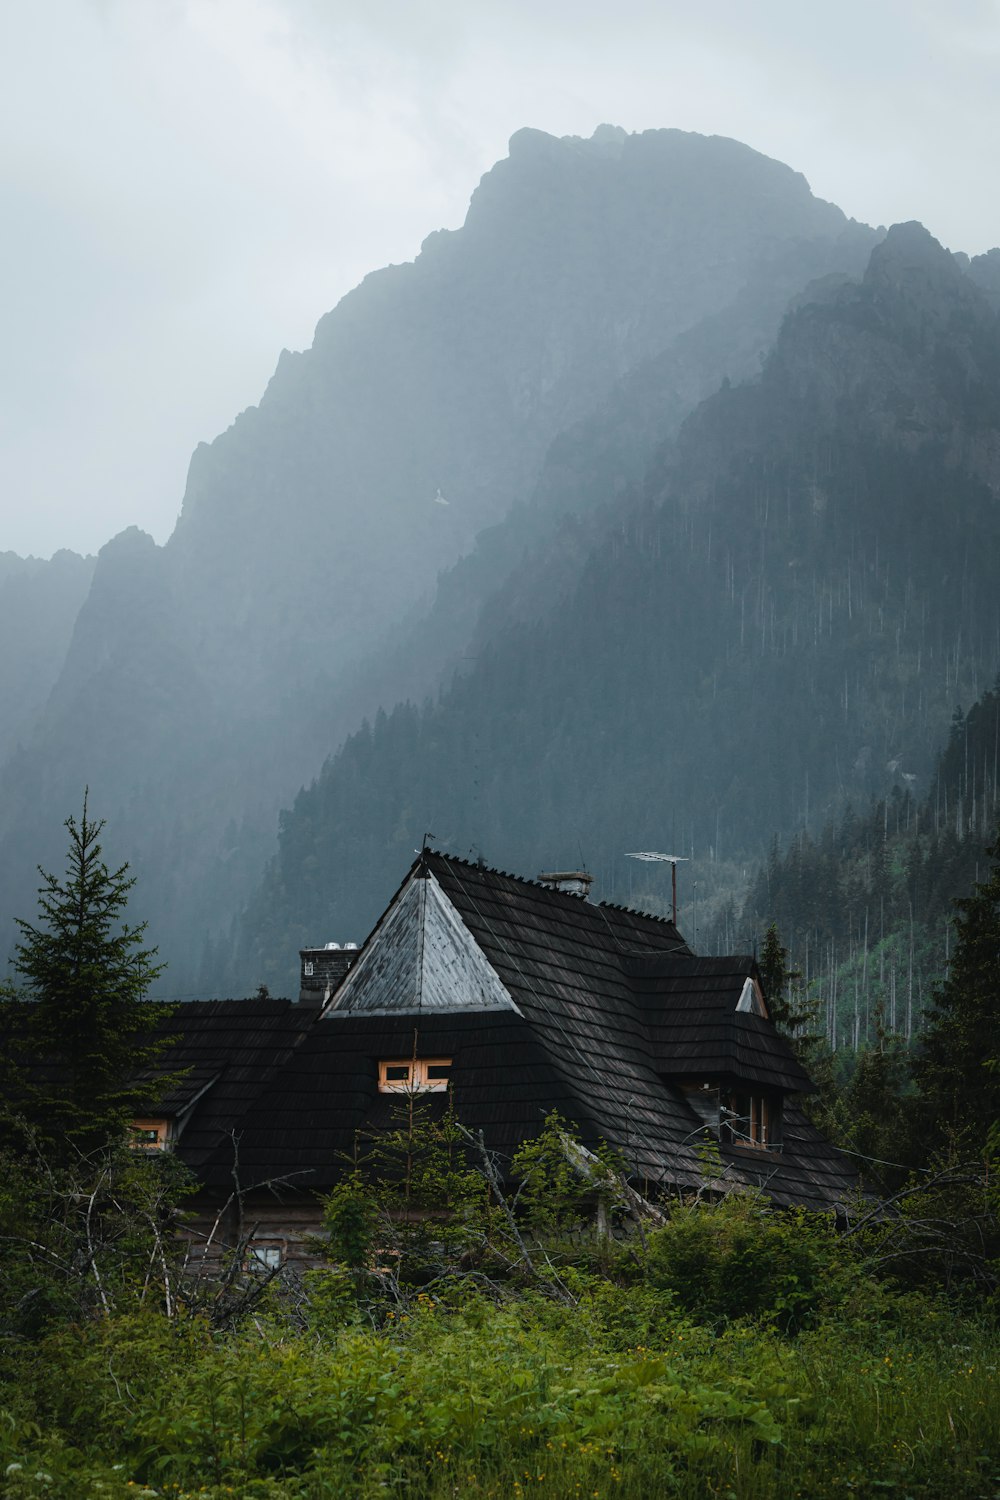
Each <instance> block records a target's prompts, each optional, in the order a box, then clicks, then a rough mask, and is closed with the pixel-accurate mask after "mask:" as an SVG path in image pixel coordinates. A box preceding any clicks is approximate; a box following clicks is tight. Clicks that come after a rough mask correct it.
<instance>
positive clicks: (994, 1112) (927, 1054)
mask: <svg viewBox="0 0 1000 1500" xmlns="http://www.w3.org/2000/svg"><path fill="white" fill-rule="evenodd" d="M987 853H988V855H989V857H990V859H991V860H992V861H993V866H992V869H991V870H990V872H989V874H988V875H987V878H986V879H985V880H982V881H979V882H977V884H976V886H975V887H974V889H973V892H972V894H971V895H970V896H967V897H965V898H964V899H962V900H960V901H958V902H956V907H957V916H956V918H955V936H956V942H955V948H954V952H953V954H952V959H951V965H950V967H949V970H948V974H947V977H946V978H945V980H944V981H943V983H941V984H940V985H939V986H938V987H937V989H936V990H935V992H934V996H933V1004H932V1008H931V1010H930V1012H929V1014H928V1019H927V1024H926V1027H925V1029H924V1033H923V1036H922V1038H921V1046H920V1050H919V1053H918V1055H917V1058H916V1060H915V1063H914V1073H915V1075H916V1081H917V1087H918V1090H919V1093H920V1104H921V1114H922V1117H923V1119H924V1122H925V1126H926V1130H927V1134H928V1136H929V1137H930V1138H931V1139H932V1140H934V1139H936V1140H938V1141H940V1140H941V1139H942V1138H943V1137H944V1136H945V1135H946V1134H952V1135H954V1136H957V1137H959V1138H961V1139H963V1140H964V1141H965V1142H966V1143H967V1144H968V1143H971V1144H972V1145H973V1147H974V1148H977V1147H978V1148H979V1149H982V1147H983V1145H984V1144H985V1142H986V1138H987V1135H988V1132H989V1131H990V1129H991V1128H992V1127H993V1126H995V1124H996V1121H997V1119H998V1118H1000V1077H998V1075H997V1073H996V1072H995V1070H993V1069H992V1068H990V1067H989V1062H990V1059H991V1053H992V1049H993V1048H994V1047H995V1045H996V1037H997V1032H998V1028H1000V840H998V841H997V842H995V843H994V844H993V845H991V847H990V848H989V849H988V850H987Z"/></svg>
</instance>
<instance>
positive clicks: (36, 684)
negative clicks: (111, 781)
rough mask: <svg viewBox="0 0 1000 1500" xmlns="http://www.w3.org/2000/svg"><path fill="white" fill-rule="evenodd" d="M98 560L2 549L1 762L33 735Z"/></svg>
mask: <svg viewBox="0 0 1000 1500" xmlns="http://www.w3.org/2000/svg"><path fill="white" fill-rule="evenodd" d="M93 574H94V559H93V558H92V557H79V556H78V555H77V554H76V553H75V552H66V551H62V552H57V553H56V554H55V556H54V557H53V558H52V559H51V560H50V561H43V560H42V559H41V558H37V557H18V556H17V555H16V554H15V553H13V552H0V641H3V642H4V643H5V649H4V651H3V652H0V704H2V705H3V711H2V713H0V763H2V762H3V761H4V760H6V759H7V757H8V756H9V755H10V754H11V753H12V752H13V751H14V750H15V749H16V748H17V746H18V745H19V744H20V743H22V742H23V741H26V740H28V739H31V738H32V737H33V734H34V728H35V723H36V721H37V718H38V715H39V713H40V712H41V710H42V708H43V707H44V705H45V701H46V699H47V698H48V695H49V693H50V691H51V689H52V686H53V684H54V682H55V680H56V678H57V677H58V675H59V672H60V670H61V668H62V665H63V662H64V660H65V657H66V648H67V646H68V645H69V641H70V637H71V636H72V633H73V624H74V621H75V620H76V617H77V614H78V613H79V610H80V606H81V605H82V604H83V601H84V600H85V599H86V597H87V592H88V590H89V588H90V583H91V579H92V578H93Z"/></svg>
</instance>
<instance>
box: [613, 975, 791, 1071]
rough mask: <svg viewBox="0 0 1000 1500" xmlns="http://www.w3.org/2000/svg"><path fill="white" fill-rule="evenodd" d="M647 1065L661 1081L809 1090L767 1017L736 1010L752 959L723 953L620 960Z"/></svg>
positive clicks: (789, 1047)
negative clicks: (641, 1021)
mask: <svg viewBox="0 0 1000 1500" xmlns="http://www.w3.org/2000/svg"><path fill="white" fill-rule="evenodd" d="M624 968H625V971H626V973H627V974H628V976H629V978H630V980H631V984H632V990H633V993H634V994H635V995H636V996H637V997H638V999H639V1002H640V1005H641V1008H642V1013H643V1016H644V1018H645V1022H646V1029H647V1031H648V1033H649V1040H650V1046H651V1049H652V1054H653V1058H654V1065H655V1067H656V1070H657V1072H658V1073H660V1074H661V1075H662V1076H663V1077H666V1078H678V1079H680V1078H714V1079H720V1080H723V1081H725V1082H736V1081H737V1080H738V1081H740V1082H743V1083H750V1084H757V1085H759V1086H760V1087H761V1088H764V1089H777V1090H781V1091H782V1092H797V1093H803V1094H807V1093H809V1094H811V1093H813V1092H814V1091H815V1085H814V1084H813V1082H812V1080H811V1079H810V1077H809V1075H808V1073H807V1072H806V1070H805V1069H804V1068H803V1066H802V1064H801V1063H800V1062H799V1060H798V1059H797V1057H796V1056H795V1053H794V1052H793V1051H792V1048H791V1046H790V1045H789V1043H788V1041H787V1040H786V1039H785V1038H784V1037H783V1036H782V1035H781V1034H780V1032H778V1031H776V1030H775V1028H774V1026H772V1025H771V1023H770V1021H768V1020H765V1018H764V1017H763V1016H759V1015H755V1014H754V1013H753V1012H752V1011H740V1010H737V1008H736V1007H737V1004H738V1002H739V999H740V995H741V993H742V991H743V987H744V985H745V983H746V981H747V979H752V978H753V976H754V975H755V972H756V964H755V963H754V960H753V958H751V957H750V956H749V954H748V955H746V956H741V955H735V956H731V957H726V958H688V957H684V956H682V955H676V956H671V957H669V958H667V959H661V958H658V957H655V958H639V959H626V960H625V961H624Z"/></svg>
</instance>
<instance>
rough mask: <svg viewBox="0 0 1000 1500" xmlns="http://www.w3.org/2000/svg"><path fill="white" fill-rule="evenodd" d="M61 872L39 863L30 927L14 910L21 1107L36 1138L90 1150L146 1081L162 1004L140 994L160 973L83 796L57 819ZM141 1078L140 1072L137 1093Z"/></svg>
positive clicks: (117, 1124)
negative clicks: (62, 835) (128, 914)
mask: <svg viewBox="0 0 1000 1500" xmlns="http://www.w3.org/2000/svg"><path fill="white" fill-rule="evenodd" d="M66 828H67V830H68V832H69V849H68V851H67V857H66V870H65V874H64V875H63V877H62V878H59V877H58V876H56V875H51V874H49V873H48V872H47V871H45V870H43V869H42V867H41V866H39V874H40V875H41V877H42V885H41V887H40V888H39V892H38V904H39V915H38V925H37V926H36V925H34V924H32V923H30V922H25V921H21V920H18V923H17V925H18V927H19V929H20V932H21V937H22V941H21V942H20V943H19V944H18V945H17V948H16V950H15V968H16V970H17V972H18V974H19V975H20V976H21V979H22V980H23V981H24V989H23V992H22V998H23V999H24V1000H25V1001H27V1002H29V1003H28V1004H26V1005H24V1006H23V1007H19V1010H20V1012H21V1020H22V1023H21V1025H20V1027H19V1030H21V1032H22V1035H23V1036H24V1037H25V1039H26V1041H27V1045H28V1053H29V1066H28V1070H27V1074H26V1078H27V1083H26V1086H25V1089H24V1091H23V1093H22V1097H21V1101H20V1102H21V1105H22V1113H23V1114H25V1115H26V1116H27V1117H28V1118H29V1120H31V1122H32V1123H33V1124H34V1126H35V1127H36V1129H37V1130H38V1132H39V1133H40V1135H41V1136H42V1137H43V1139H46V1140H48V1141H49V1142H51V1143H53V1144H55V1145H56V1146H63V1147H65V1146H71V1147H77V1148H79V1149H84V1150H88V1149H91V1148H93V1147H97V1146H101V1145H104V1144H106V1143H108V1142H111V1141H114V1140H115V1139H119V1138H121V1137H122V1135H123V1134H124V1132H125V1129H126V1127H127V1125H128V1122H129V1120H130V1118H131V1117H132V1116H133V1114H134V1112H135V1109H136V1107H137V1105H141V1104H142V1103H143V1102H144V1101H143V1099H142V1097H141V1095H142V1093H143V1091H144V1086H143V1085H142V1084H141V1083H137V1080H139V1079H141V1078H142V1075H143V1073H144V1072H147V1071H148V1069H149V1068H150V1066H151V1065H152V1064H153V1062H154V1060H155V1058H156V1055H157V1053H158V1052H159V1051H160V1050H161V1048H162V1045H163V1042H162V1040H161V1041H157V1040H156V1039H155V1038H154V1036H153V1031H154V1029H155V1027H156V1024H157V1022H158V1021H161V1020H162V1019H163V1017H164V1015H165V1013H166V1012H165V1008H164V1007H163V1006H162V1005H160V1004H158V1003H157V1002H155V1001H152V1000H150V998H149V995H148V991H149V987H150V985H151V984H152V983H153V981H154V980H155V979H156V978H157V976H158V975H159V974H160V973H161V972H162V968H163V966H162V965H160V964H157V963H156V962H155V957H156V950H155V948H146V947H144V945H143V937H144V934H145V931H146V923H145V922H143V923H140V924H139V925H138V926H130V925H129V924H128V923H127V922H126V920H125V908H126V906H127V904H128V896H129V892H130V891H131V889H132V887H133V885H134V884H135V879H134V877H133V876H130V875H129V873H128V865H127V864H126V865H121V866H120V867H119V868H118V869H115V870H111V869H109V868H108V866H107V864H106V863H105V861H104V859H103V856H102V850H101V843H100V835H101V831H102V829H103V828H104V823H103V821H94V820H93V819H92V818H91V817H90V814H89V811H88V807H87V796H86V794H85V795H84V801H83V814H82V816H81V818H80V821H79V822H77V820H76V819H75V818H74V817H69V818H67V819H66ZM149 1090H150V1085H149V1083H148V1081H147V1083H146V1085H145V1092H146V1093H147V1094H148V1093H149Z"/></svg>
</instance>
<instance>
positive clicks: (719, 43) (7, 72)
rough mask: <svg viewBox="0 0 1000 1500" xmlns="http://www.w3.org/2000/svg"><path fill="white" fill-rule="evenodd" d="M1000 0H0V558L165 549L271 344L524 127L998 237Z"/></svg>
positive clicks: (315, 314) (872, 213)
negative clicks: (653, 151) (678, 158)
mask: <svg viewBox="0 0 1000 1500" xmlns="http://www.w3.org/2000/svg"><path fill="white" fill-rule="evenodd" d="M998 66H1000V0H950V3H949V5H948V6H947V7H945V6H943V5H941V4H940V0H933V3H928V0H839V3H838V4H836V5H833V4H831V3H830V0H814V3H807V4H804V3H802V0H752V3H751V0H700V3H699V4H697V5H693V4H691V0H617V3H616V4H614V5H609V4H607V0H572V3H570V0H530V3H529V0H30V3H19V0H0V180H2V199H0V202H2V214H3V223H2V233H0V287H2V293H0V552H2V551H5V550H11V551H15V552H19V553H21V554H29V553H30V554H34V555H37V556H40V557H47V556H49V555H51V553H52V552H53V551H54V550H56V549H57V548H60V547H69V548H72V549H73V550H75V551H79V552H96V551H97V550H98V549H99V548H100V547H101V546H102V545H103V544H104V543H105V542H106V541H108V540H109V539H110V538H111V537H112V536H113V535H115V534H116V533H117V532H119V531H121V530H122V529H123V528H124V527H126V526H129V525H138V526H140V527H142V528H143V529H144V530H146V531H149V532H151V533H152V535H153V536H154V537H155V538H156V540H157V541H158V542H163V541H165V540H166V538H167V536H168V535H169V534H170V531H171V530H172V528H173V525H174V522H175V520H176V518H177V515H178V512H179V509H180V504H181V500H182V497H183V492H184V484H185V477H186V472H187V465H188V461H189V458H190V455H191V452H192V450H193V449H194V447H195V445H196V444H197V443H198V442H200V441H203V440H204V441H211V439H212V438H213V437H214V436H215V435H216V434H218V433H219V432H221V431H223V430H224V429H225V428H226V427H227V426H228V425H229V424H230V423H231V422H232V420H233V418H234V417H235V416H236V415H237V414H238V412H239V411H240V410H242V409H243V408H245V407H246V406H248V405H251V404H253V403H254V402H255V401H256V400H257V399H258V398H259V396H260V394H261V393H262V391H263V389H264V387H265V385H266V384H267V381H268V379H269V377H270V375H271V373H272V371H273V369H274V366H275V364H276V361H277V357H278V354H279V353H280V351H281V349H282V348H285V347H287V348H292V349H300V348H306V347H308V345H309V344H310V343H311V341H312V334H313V329H314V327H315V324H316V322H317V321H318V319H319V318H320V317H321V316H322V314H323V313H324V312H326V311H327V310H328V309H329V308H331V307H333V306H334V305H335V304H336V302H337V301H338V300H339V298H340V297H341V296H343V295H344V293H345V292H347V291H349V290H350V289H351V287H352V286H354V285H356V284H357V282H358V281H360V280H361V278H362V277H363V276H364V275H365V274H366V273H367V272H368V271H371V270H375V269H377V268H378V267H379V266H382V265H386V264H388V263H390V262H399V261H404V260H409V259H412V258H413V256H414V255H416V254H417V252H418V250H419V247H420V243H421V241H422V240H423V239H424V238H425V236H426V235H427V234H429V233H430V232H431V231H432V230H434V229H437V228H440V227H450V228H454V227H457V226H458V225H459V224H461V222H462V220H463V218H464V215H465V210H466V207H467V204H468V199H469V196H470V193H471V192H472V189H473V188H474V187H475V185H476V183H477V181H478V180H479V178H480V177H481V176H482V174H483V173H484V172H485V171H487V170H488V169H489V167H490V166H491V165H492V164H493V163H494V162H495V161H497V160H499V159H500V158H501V157H503V156H505V155H506V153H507V141H508V139H509V137H510V136H511V135H512V134H513V133H514V131H516V130H518V129H520V128H521V127H522V126H525V125H530V126H534V127H536V128H538V129H542V130H548V131H550V132H552V133H553V134H555V135H567V134H576V135H585V136H589V135H590V134H591V133H592V131H593V130H594V128H595V126H597V125H598V124H600V123H602V122H610V123H613V124H616V125H621V126H624V127H625V129H627V130H645V129H650V128H655V127H660V126H671V127H676V128H680V129H683V130H694V131H700V132H703V133H705V134H715V135H728V136H733V137H736V138H737V139H739V140H742V141H745V142H746V143H747V144H748V145H750V146H753V147H755V148H756V149H757V150H760V151H763V152H764V153H766V154H767V155H769V156H773V157H777V158H779V159H780V160H782V161H785V162H787V163H788V164H789V165H790V166H792V167H794V168H796V170H798V171H800V172H803V173H804V174H805V176H806V177H807V178H808V180H809V182H810V184H811V186H812V188H813V191H814V192H815V193H817V194H818V195H819V196H820V197H823V198H829V199H832V200H833V201H834V202H836V203H838V204H839V205H840V207H841V208H843V209H844V211H845V212H846V213H848V214H850V215H852V216H854V217H855V218H859V219H863V220H866V221H867V222H869V223H872V224H883V223H884V224H890V223H893V222H895V221H897V220H900V219H913V218H917V219H920V220H922V222H923V223H925V224H926V225H927V227H928V228H929V229H930V230H931V231H932V233H934V234H935V235H937V237H938V238H939V239H940V240H942V241H943V242H944V243H945V244H947V245H949V246H950V247H951V248H952V249H962V250H966V251H968V252H970V253H973V254H975V253H978V252H980V251H982V250H985V249H987V248H989V247H990V246H993V245H996V244H1000V195H998V194H997V192H996V159H997V148H998V146H1000V89H998V88H997V87H996V80H997V71H998Z"/></svg>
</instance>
